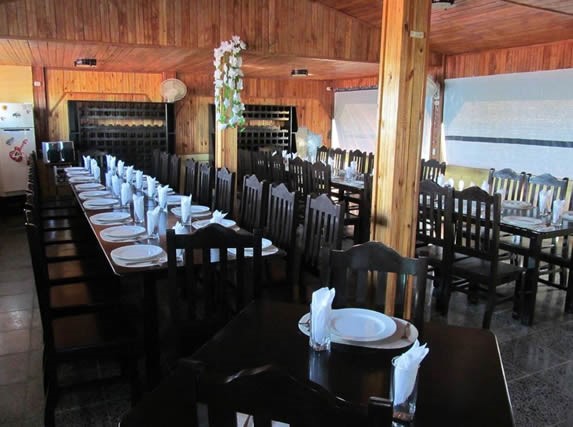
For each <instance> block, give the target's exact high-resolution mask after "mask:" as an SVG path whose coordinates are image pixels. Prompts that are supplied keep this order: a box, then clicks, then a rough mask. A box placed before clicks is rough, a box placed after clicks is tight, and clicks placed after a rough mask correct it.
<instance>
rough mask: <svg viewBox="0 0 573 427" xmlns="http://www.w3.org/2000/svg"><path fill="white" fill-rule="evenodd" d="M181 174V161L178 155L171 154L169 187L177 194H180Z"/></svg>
mask: <svg viewBox="0 0 573 427" xmlns="http://www.w3.org/2000/svg"><path fill="white" fill-rule="evenodd" d="M180 173H181V160H180V159H179V156H178V155H177V154H171V155H170V156H169V179H168V184H169V186H170V187H171V188H172V189H173V191H175V192H176V193H178V192H179V175H180Z"/></svg>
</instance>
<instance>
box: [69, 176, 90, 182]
mask: <svg viewBox="0 0 573 427" xmlns="http://www.w3.org/2000/svg"><path fill="white" fill-rule="evenodd" d="M95 181H96V179H95V178H94V177H93V176H91V175H80V176H71V177H69V178H68V182H69V183H71V184H77V183H85V182H95Z"/></svg>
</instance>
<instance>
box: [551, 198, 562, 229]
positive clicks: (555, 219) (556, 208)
mask: <svg viewBox="0 0 573 427" xmlns="http://www.w3.org/2000/svg"><path fill="white" fill-rule="evenodd" d="M563 212H565V200H555V201H553V210H552V211H551V222H552V223H553V224H558V223H559V220H560V219H561V215H563Z"/></svg>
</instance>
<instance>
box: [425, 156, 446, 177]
mask: <svg viewBox="0 0 573 427" xmlns="http://www.w3.org/2000/svg"><path fill="white" fill-rule="evenodd" d="M445 173H446V163H445V162H442V163H440V162H439V161H437V160H435V159H430V160H426V159H422V167H421V168H420V181H423V180H425V179H429V180H430V181H434V182H435V181H437V180H438V176H440V174H445Z"/></svg>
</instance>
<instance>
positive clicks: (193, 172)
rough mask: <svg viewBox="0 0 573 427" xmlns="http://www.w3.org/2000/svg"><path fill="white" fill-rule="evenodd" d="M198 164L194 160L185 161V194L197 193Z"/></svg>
mask: <svg viewBox="0 0 573 427" xmlns="http://www.w3.org/2000/svg"><path fill="white" fill-rule="evenodd" d="M198 174H199V162H196V161H195V160H194V159H187V160H186V161H185V190H184V192H185V194H187V195H189V194H191V195H193V197H195V194H196V193H197V184H198V176H199V175H198Z"/></svg>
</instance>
